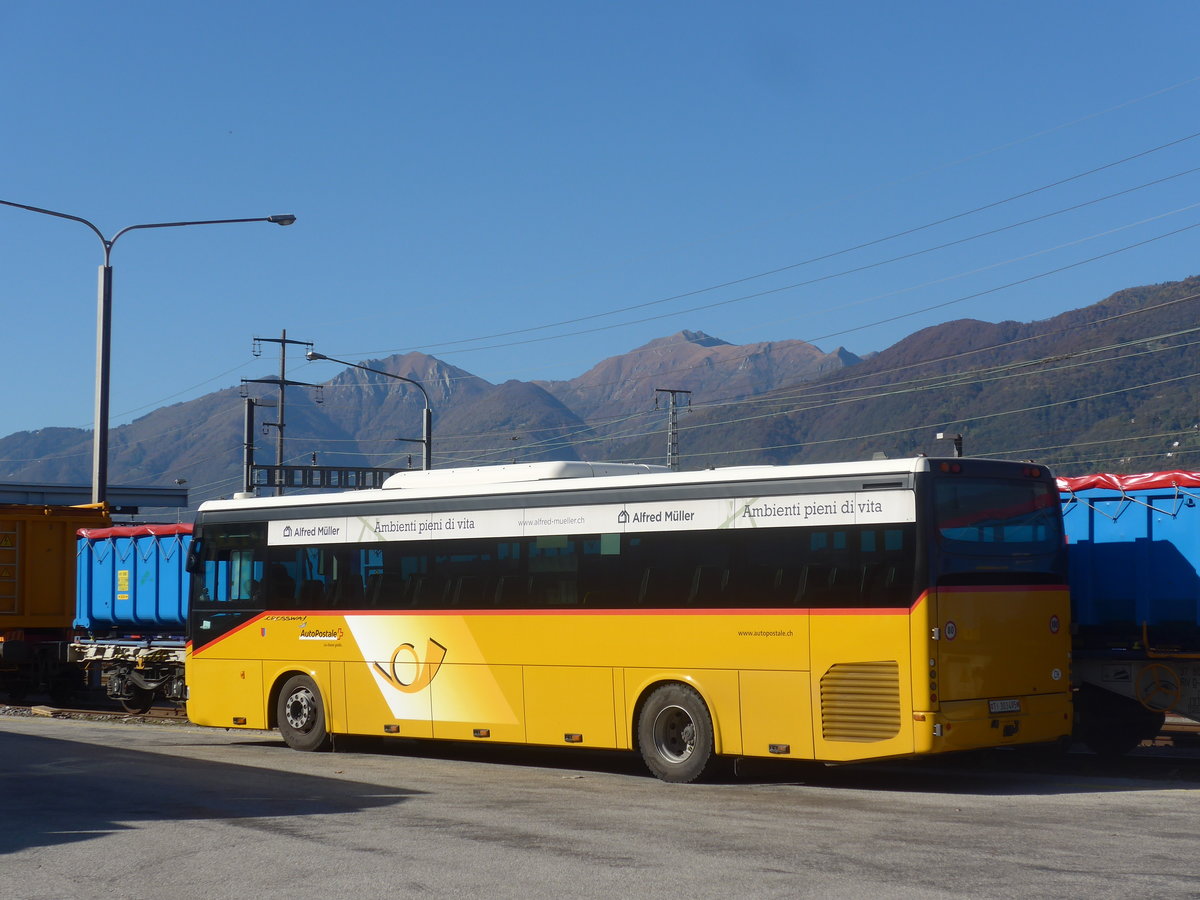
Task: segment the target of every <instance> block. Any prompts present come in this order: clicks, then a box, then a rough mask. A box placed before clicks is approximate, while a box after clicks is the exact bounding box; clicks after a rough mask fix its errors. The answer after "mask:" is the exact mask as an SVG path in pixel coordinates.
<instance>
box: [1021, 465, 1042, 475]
mask: <svg viewBox="0 0 1200 900" xmlns="http://www.w3.org/2000/svg"><path fill="white" fill-rule="evenodd" d="M1042 474H1043V473H1042V469H1041V466H1027V467H1026V468H1025V477H1026V478H1041V477H1042Z"/></svg>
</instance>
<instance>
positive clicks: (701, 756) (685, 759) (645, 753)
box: [638, 684, 716, 784]
mask: <svg viewBox="0 0 1200 900" xmlns="http://www.w3.org/2000/svg"><path fill="white" fill-rule="evenodd" d="M638 748H639V749H640V750H641V752H642V759H644V760H645V761H646V767H647V768H649V769H650V771H651V772H653V773H654V774H655V775H657V776H658V777H659V778H661V779H662V780H663V781H669V782H673V783H676V784H687V783H689V782H692V781H695V780H696V779H697V778H700V777H701V776H703V775H706V774H708V773H709V772H711V770H712V767H713V763H714V761H715V759H716V756H715V754H714V752H713V724H712V716H711V715H710V714H709V712H708V707H707V706H705V705H704V701H703V700H702V699H701V698H700V695H699V694H697V693H696V692H695V691H694V690H692V688H690V687H688V686H687V685H683V684H664V685H663V686H662V687H659V688H656V689H655V690H654V692H653V693H652V694H651V695H650V696H649V697H648V698H646V702H645V704H644V705H643V706H642V711H641V714H640V715H639V716H638Z"/></svg>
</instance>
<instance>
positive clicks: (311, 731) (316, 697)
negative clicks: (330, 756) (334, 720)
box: [276, 675, 331, 751]
mask: <svg viewBox="0 0 1200 900" xmlns="http://www.w3.org/2000/svg"><path fill="white" fill-rule="evenodd" d="M276 718H277V721H278V722H279V733H280V734H281V735H282V736H283V739H284V741H285V742H286V743H287V745H288V746H289V747H291V748H292V749H293V750H305V751H312V750H328V749H329V747H330V744H331V742H330V739H329V731H328V730H327V729H326V728H325V702H324V701H323V700H322V699H321V692H320V690H318V689H317V685H316V684H315V683H314V682H313V680H312V679H311V678H309V677H308V676H307V675H293V676H292V677H291V678H289V679H288V680H287V681H286V682H285V683H284V685H283V690H281V691H280V692H279V707H278V710H277V716H276Z"/></svg>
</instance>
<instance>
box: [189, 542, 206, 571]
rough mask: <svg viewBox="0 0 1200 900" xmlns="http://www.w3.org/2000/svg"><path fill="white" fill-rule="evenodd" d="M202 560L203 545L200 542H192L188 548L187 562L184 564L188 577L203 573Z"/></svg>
mask: <svg viewBox="0 0 1200 900" xmlns="http://www.w3.org/2000/svg"><path fill="white" fill-rule="evenodd" d="M202 559H204V547H203V545H202V544H201V542H200V541H192V543H191V545H190V546H189V547H188V552H187V561H186V562H185V563H184V566H185V568H186V569H187V572H188V574H189V575H197V574H199V573H200V572H202V571H203V567H202V564H201V560H202Z"/></svg>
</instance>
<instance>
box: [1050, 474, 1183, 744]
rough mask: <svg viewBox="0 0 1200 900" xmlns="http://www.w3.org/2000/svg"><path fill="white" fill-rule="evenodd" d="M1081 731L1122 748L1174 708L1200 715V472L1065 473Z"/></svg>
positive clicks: (1150, 731)
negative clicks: (1075, 475) (1077, 475)
mask: <svg viewBox="0 0 1200 900" xmlns="http://www.w3.org/2000/svg"><path fill="white" fill-rule="evenodd" d="M1058 486H1059V491H1060V494H1061V497H1062V503H1063V522H1064V524H1065V526H1066V534H1067V540H1068V542H1069V547H1068V550H1069V560H1070V581H1071V603H1072V612H1071V618H1072V622H1073V623H1074V625H1073V628H1074V631H1075V636H1074V642H1073V662H1072V666H1073V672H1074V678H1075V682H1076V684H1077V686H1078V692H1077V694H1076V701H1075V710H1076V726H1077V734H1078V735H1079V736H1080V737H1082V738H1083V739H1084V740H1085V741H1086V742H1087V743H1088V745H1089V746H1090V747H1091V748H1092V749H1093V750H1095V751H1097V752H1100V753H1123V752H1126V751H1128V750H1131V749H1133V747H1135V746H1137V744H1138V743H1140V742H1141V741H1142V740H1145V739H1148V738H1152V737H1154V736H1155V735H1156V734H1158V733H1159V731H1160V730H1161V729H1162V726H1163V723H1164V720H1165V717H1166V713H1168V712H1172V713H1174V714H1176V715H1181V716H1185V717H1187V718H1190V719H1193V720H1198V721H1200V473H1198V472H1178V471H1176V472H1152V473H1148V474H1144V475H1087V476H1081V477H1077V478H1060V479H1058Z"/></svg>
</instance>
